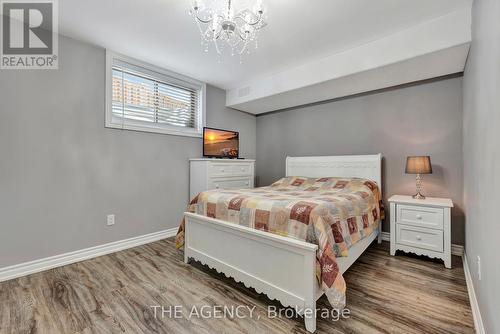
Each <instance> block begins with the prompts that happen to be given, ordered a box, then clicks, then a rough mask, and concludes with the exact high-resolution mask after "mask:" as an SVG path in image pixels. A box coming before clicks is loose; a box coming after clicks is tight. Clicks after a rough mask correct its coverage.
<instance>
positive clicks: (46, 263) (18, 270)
mask: <svg viewBox="0 0 500 334" xmlns="http://www.w3.org/2000/svg"><path fill="white" fill-rule="evenodd" d="M177 229H178V228H177V227H175V228H171V229H168V230H163V231H159V232H154V233H150V234H146V235H141V236H138V237H134V238H130V239H125V240H119V241H114V242H110V243H107V244H104V245H99V246H94V247H90V248H85V249H81V250H77V251H74V252H69V253H65V254H60V255H55V256H51V257H46V258H43V259H39V260H34V261H30V262H24V263H20V264H16V265H13V266H9V267H4V268H0V282H2V281H7V280H10V279H13V278H17V277H21V276H26V275H29V274H34V273H37V272H40V271H45V270H48V269H52V268H56V267H61V266H65V265H67V264H71V263H75V262H80V261H83V260H88V259H91V258H94V257H98V256H102V255H106V254H110V253H114V252H118V251H121V250H124V249H127V248H132V247H137V246H140V245H144V244H148V243H151V242H154V241H158V240H162V239H166V238H170V237H173V236H175V234H176V233H177Z"/></svg>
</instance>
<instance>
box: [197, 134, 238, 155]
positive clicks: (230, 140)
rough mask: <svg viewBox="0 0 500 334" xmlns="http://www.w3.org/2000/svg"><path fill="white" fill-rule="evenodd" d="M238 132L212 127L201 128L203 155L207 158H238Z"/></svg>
mask: <svg viewBox="0 0 500 334" xmlns="http://www.w3.org/2000/svg"><path fill="white" fill-rule="evenodd" d="M239 150H240V139H239V133H238V132H236V131H228V130H221V129H214V128H207V127H204V128H203V156H204V157H208V158H230V159H236V158H238V155H239Z"/></svg>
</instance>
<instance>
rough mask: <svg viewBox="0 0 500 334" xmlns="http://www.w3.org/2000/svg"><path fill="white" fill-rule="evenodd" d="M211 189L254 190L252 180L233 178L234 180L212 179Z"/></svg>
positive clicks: (209, 185)
mask: <svg viewBox="0 0 500 334" xmlns="http://www.w3.org/2000/svg"><path fill="white" fill-rule="evenodd" d="M208 188H209V190H210V189H247V188H253V182H252V180H251V178H249V177H246V178H232V179H210V181H209V183H208Z"/></svg>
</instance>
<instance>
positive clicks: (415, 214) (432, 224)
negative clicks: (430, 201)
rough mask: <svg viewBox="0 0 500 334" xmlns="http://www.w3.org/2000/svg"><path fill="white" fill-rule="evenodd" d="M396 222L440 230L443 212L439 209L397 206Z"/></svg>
mask: <svg viewBox="0 0 500 334" xmlns="http://www.w3.org/2000/svg"><path fill="white" fill-rule="evenodd" d="M396 221H397V223H398V224H407V225H412V226H418V227H427V228H433V229H438V230H442V229H443V221H444V212H443V209H441V208H432V207H421V206H413V205H402V204H398V205H397V213H396Z"/></svg>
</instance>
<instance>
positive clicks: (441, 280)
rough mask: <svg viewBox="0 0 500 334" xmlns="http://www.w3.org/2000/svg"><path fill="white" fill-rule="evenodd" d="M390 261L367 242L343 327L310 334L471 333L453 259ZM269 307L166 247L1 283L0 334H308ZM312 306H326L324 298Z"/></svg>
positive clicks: (349, 276) (325, 326)
mask: <svg viewBox="0 0 500 334" xmlns="http://www.w3.org/2000/svg"><path fill="white" fill-rule="evenodd" d="M388 253H389V251H388V244H387V243H384V244H382V245H377V244H375V243H374V244H372V245H371V246H370V247H369V248H368V250H367V251H366V252H365V254H363V255H362V256H361V257H360V258H359V259H358V261H357V262H356V263H355V264H354V265H353V266H352V267H351V268H350V269H349V270H348V272H347V273H346V274H345V279H346V281H347V287H348V292H347V303H348V305H347V307H348V308H349V310H350V312H351V315H350V318H348V319H342V320H339V321H336V322H335V321H333V320H332V319H331V318H330V319H318V329H317V331H316V332H317V333H473V332H474V329H473V320H472V315H471V310H470V306H469V299H468V295H467V288H466V283H465V278H464V272H463V267H462V263H461V260H460V258H458V257H454V259H453V264H454V267H453V269H451V270H447V269H445V268H444V266H443V265H442V264H441V263H439V262H434V261H431V260H423V259H421V258H419V257H416V256H414V257H408V256H396V257H391V256H389V254H388ZM153 305H158V306H164V310H168V306H171V305H180V306H181V308H179V309H181V311H183V312H184V315H185V316H184V317H182V318H180V319H172V318H169V317H168V315H165V317H163V318H162V317H161V314H160V312H158V313H157V317H156V318H155V316H154V309H153V308H152V307H151V306H153ZM203 305H205V306H207V305H208V306H214V305H216V306H221V305H222V306H223V305H227V306H237V305H246V306H249V307H250V308H252V307H254V306H255V309H254V311H253V314H252V315H253V316H252V318H250V317H249V315H250V312H249V311H248V312H246V313H245V312H243V311H242V312H240V314H242V313H245V314H244V315H246V318H244V319H235V318H232V319H231V318H227V319H203V318H202V317H201V314H200V317H196V316H195V314H194V316H193V317H191V318H189V317H188V314H189V313H190V311H191V310H192V307H193V306H196V309H197V310H201V306H203ZM269 305H272V306H279V304H277V303H276V302H273V301H270V300H269V299H267V298H266V297H265V296H263V295H259V294H257V293H256V292H255V291H253V290H251V289H247V288H245V287H244V286H243V285H242V284H238V283H235V282H234V281H233V280H231V279H228V278H225V277H224V276H222V275H220V274H218V273H216V272H215V271H213V270H210V269H208V268H206V267H204V266H201V265H199V264H196V263H195V264H194V265H185V264H184V263H183V262H182V252H180V251H177V250H176V249H175V248H174V243H173V240H172V239H167V240H162V241H159V242H155V243H152V244H148V245H145V246H141V247H136V248H133V249H129V250H125V251H121V252H118V253H114V254H111V255H106V256H102V257H98V258H95V259H91V260H87V261H83V262H80V263H76V264H72V265H68V266H65V267H61V268H56V269H52V270H49V271H46V272H43V273H38V274H34V275H30V276H27V277H23V278H19V279H14V280H10V281H7V282H3V283H0V307H1V309H0V333H2V334H7V333H9V334H10V333H12V334H14V333H15V334H18V333H49V334H58V333H64V334H67V333H137V334H140V333H307V332H306V331H305V329H304V323H303V321H302V319H301V318H300V317H299V318H293V319H286V318H278V319H270V318H268V317H267V311H268V306H269ZM318 306H319V307H322V308H323V307H325V308H327V307H328V304H327V301H326V299H325V297H322V298H321V299H320V301H319V303H318ZM159 310H160V309H158V308H157V311H159ZM171 310H172V311H173V309H171ZM240 310H241V309H240ZM172 314H174V312H172ZM205 315H206V313H205Z"/></svg>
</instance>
